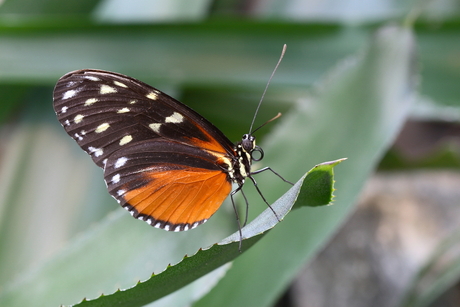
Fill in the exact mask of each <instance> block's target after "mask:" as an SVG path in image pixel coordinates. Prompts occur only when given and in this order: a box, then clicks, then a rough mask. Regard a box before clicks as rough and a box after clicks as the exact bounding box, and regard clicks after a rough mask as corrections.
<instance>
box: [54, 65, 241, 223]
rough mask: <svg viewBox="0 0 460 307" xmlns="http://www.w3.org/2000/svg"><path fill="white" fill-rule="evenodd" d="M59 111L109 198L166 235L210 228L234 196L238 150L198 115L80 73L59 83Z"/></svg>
mask: <svg viewBox="0 0 460 307" xmlns="http://www.w3.org/2000/svg"><path fill="white" fill-rule="evenodd" d="M54 110H55V112H56V114H57V116H58V119H59V121H60V122H61V124H62V125H63V127H64V128H65V130H66V131H67V133H68V134H69V135H70V136H71V137H72V138H73V139H74V140H75V141H76V142H77V143H78V145H79V146H80V147H81V148H82V149H83V150H84V151H86V152H87V153H88V154H89V155H90V156H91V157H92V159H93V161H94V162H95V163H96V164H97V165H98V166H100V167H102V168H104V177H105V181H106V184H107V188H108V190H109V193H110V194H111V195H112V196H113V197H114V198H115V199H117V201H118V202H119V203H120V204H121V205H122V206H123V207H125V208H126V209H127V210H128V211H130V212H131V214H132V215H133V216H134V217H136V218H138V219H142V220H145V221H146V222H148V223H149V224H151V225H152V226H155V227H158V228H164V229H166V230H176V231H180V230H187V229H190V228H193V227H196V226H197V225H199V224H201V223H203V222H205V221H206V220H207V219H208V218H209V217H210V216H211V215H212V214H213V213H214V212H215V211H216V210H217V209H218V208H219V207H220V205H221V203H222V202H223V201H224V199H225V198H226V197H227V196H228V194H229V193H230V191H231V178H230V177H229V175H228V174H229V171H230V169H232V163H233V162H232V158H233V157H234V156H235V152H234V149H233V144H232V143H231V142H230V141H229V140H228V139H227V137H225V135H224V134H223V133H222V132H220V131H219V130H218V129H217V128H216V127H214V126H213V125H212V124H211V123H210V122H209V121H207V120H206V119H204V118H203V117H201V116H200V115H199V114H198V113H196V112H195V111H193V110H192V109H190V108H188V107H187V106H185V105H183V104H182V103H180V102H178V101H177V100H175V99H174V98H172V97H170V96H168V95H166V94H164V93H163V92H161V91H159V90H157V89H155V88H153V87H151V86H149V85H147V84H145V83H143V82H141V81H138V80H136V79H133V78H130V77H128V76H124V75H121V74H117V73H111V72H106V71H100V70H79V71H74V72H70V73H68V74H66V75H64V76H63V77H62V78H61V79H59V81H58V83H57V84H56V87H55V91H54Z"/></svg>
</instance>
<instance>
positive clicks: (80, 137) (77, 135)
mask: <svg viewBox="0 0 460 307" xmlns="http://www.w3.org/2000/svg"><path fill="white" fill-rule="evenodd" d="M74 135H75V137H76V138H77V139H78V140H79V141H82V140H83V138H82V136H81V135H79V134H78V133H75V134H74Z"/></svg>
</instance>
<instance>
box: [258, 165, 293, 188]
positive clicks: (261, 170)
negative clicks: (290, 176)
mask: <svg viewBox="0 0 460 307" xmlns="http://www.w3.org/2000/svg"><path fill="white" fill-rule="evenodd" d="M265 171H270V172H272V173H273V174H275V175H276V176H278V177H279V178H280V179H281V180H283V181H284V182H287V183H289V184H290V185H294V184H293V183H292V182H290V181H289V180H286V179H284V178H283V176H281V175H280V174H278V173H277V172H275V171H274V170H272V168H271V167H270V166H267V167H264V168H261V169H259V170H257V171H254V172H251V175H256V174H260V173H262V172H265ZM251 179H252V178H251ZM252 181H254V180H252Z"/></svg>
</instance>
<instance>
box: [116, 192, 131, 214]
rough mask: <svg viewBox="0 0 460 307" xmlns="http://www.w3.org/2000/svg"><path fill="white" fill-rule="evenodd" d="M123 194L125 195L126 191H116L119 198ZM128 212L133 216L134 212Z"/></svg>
mask: <svg viewBox="0 0 460 307" xmlns="http://www.w3.org/2000/svg"><path fill="white" fill-rule="evenodd" d="M125 193H126V190H118V191H117V195H118V196H121V195H123V194H125ZM128 211H129V210H128ZM129 212H133V214H134V211H129Z"/></svg>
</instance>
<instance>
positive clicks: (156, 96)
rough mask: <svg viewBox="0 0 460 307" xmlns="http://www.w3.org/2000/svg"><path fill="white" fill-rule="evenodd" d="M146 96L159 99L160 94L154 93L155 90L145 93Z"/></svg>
mask: <svg viewBox="0 0 460 307" xmlns="http://www.w3.org/2000/svg"><path fill="white" fill-rule="evenodd" d="M145 97H147V98H149V99H152V100H157V98H158V94H157V93H154V92H150V93H148V94H147V95H145Z"/></svg>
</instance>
